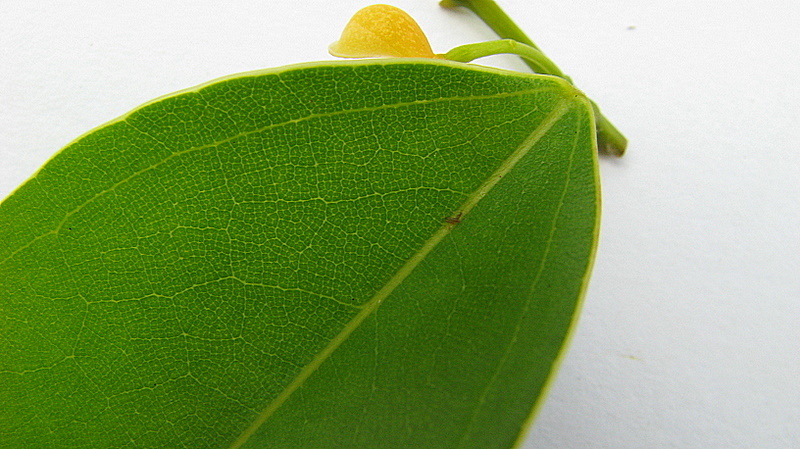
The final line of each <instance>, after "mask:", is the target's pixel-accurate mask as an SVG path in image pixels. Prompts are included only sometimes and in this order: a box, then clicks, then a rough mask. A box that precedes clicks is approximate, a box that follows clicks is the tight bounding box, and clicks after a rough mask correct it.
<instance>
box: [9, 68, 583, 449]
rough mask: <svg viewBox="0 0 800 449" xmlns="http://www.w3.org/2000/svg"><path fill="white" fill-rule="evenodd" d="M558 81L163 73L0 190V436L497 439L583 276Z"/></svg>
mask: <svg viewBox="0 0 800 449" xmlns="http://www.w3.org/2000/svg"><path fill="white" fill-rule="evenodd" d="M594 145H595V144H594V122H593V116H592V111H591V106H590V105H589V103H588V101H587V100H586V98H585V97H584V96H583V95H582V94H581V93H580V92H578V91H577V90H575V89H574V88H573V87H572V86H570V85H569V84H568V83H566V82H565V81H563V80H561V79H558V78H555V77H550V76H542V75H526V74H521V73H512V72H505V71H500V70H494V69H486V68H480V67H477V66H471V65H466V64H459V63H449V62H437V61H433V60H431V61H422V60H383V61H367V62H363V61H362V62H343V63H330V62H325V63H310V64H304V65H299V66H292V67H286V68H280V69H275V70H266V71H261V72H255V73H246V74H240V75H236V76H232V77H229V78H226V79H223V80H219V81H215V82H212V83H210V84H207V85H203V86H200V87H197V88H194V89H190V90H187V91H184V92H180V93H177V94H174V95H170V96H167V97H164V98H162V99H159V100H156V101H154V102H152V103H150V104H147V105H145V106H143V107H141V108H139V109H136V110H134V111H133V112H131V113H129V114H128V115H126V116H124V117H121V118H119V119H117V120H115V121H113V122H111V123H108V124H107V125H105V126H102V127H100V128H98V129H95V130H94V131H91V132H90V133H88V134H86V135H84V136H83V137H81V138H80V139H78V140H77V141H75V142H74V143H72V144H70V145H69V146H67V147H66V148H65V149H64V150H62V151H61V152H60V153H58V154H57V155H56V156H55V157H54V158H53V159H52V160H51V161H50V162H48V163H47V165H45V166H44V167H43V168H42V169H41V170H40V171H39V172H38V173H37V174H36V175H35V176H34V177H33V178H31V179H30V180H29V181H28V182H27V183H26V184H24V185H23V186H22V187H20V188H19V189H18V190H17V191H16V192H15V193H14V194H13V195H12V196H10V197H9V198H8V199H6V200H5V202H3V203H2V205H0V447H4V448H5V447H8V448H11V447H20V448H21V447H25V448H62V447H63V448H170V449H173V448H192V449H196V448H230V447H247V448H271V449H272V448H292V449H297V448H325V449H335V448H384V449H385V448H432V449H433V448H435V449H442V448H460V449H464V448H476V449H478V448H480V449H488V448H508V447H511V446H512V445H513V444H514V443H515V441H517V439H518V438H519V435H520V433H521V432H522V431H523V430H524V428H525V426H526V424H527V422H528V421H529V419H530V416H531V415H532V410H533V408H535V404H537V403H538V402H537V401H539V400H540V399H539V398H540V396H541V395H542V392H543V390H544V389H545V388H546V385H547V383H548V379H549V377H550V375H551V372H552V370H553V367H554V364H556V362H557V360H558V357H559V354H560V351H561V349H562V347H563V346H564V343H565V340H566V338H567V337H568V334H569V331H570V328H571V326H572V324H573V322H574V321H575V317H576V311H577V308H578V306H579V302H580V299H581V297H582V295H583V292H584V289H585V287H586V284H587V280H588V275H589V270H590V267H591V262H592V258H593V254H594V248H595V243H596V237H597V224H598V223H597V217H598V209H599V201H598V198H599V197H598V195H599V192H598V186H597V161H596V152H595V151H594Z"/></svg>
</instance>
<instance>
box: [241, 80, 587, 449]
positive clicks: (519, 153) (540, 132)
mask: <svg viewBox="0 0 800 449" xmlns="http://www.w3.org/2000/svg"><path fill="white" fill-rule="evenodd" d="M539 90H543V89H534V90H531V91H528V92H531V93H532V92H535V91H539ZM573 104H574V103H571V102H570V101H568V100H567V99H562V100H561V101H560V102H559V103H558V104H557V105H556V107H555V108H554V109H553V111H552V112H550V114H548V115H547V117H546V118H545V119H544V120H543V121H542V122H541V124H540V125H539V126H538V127H536V129H534V130H533V131H532V132H531V133H530V134H529V135H528V137H527V138H525V140H523V141H522V143H521V144H520V145H519V146H518V147H517V149H515V150H514V151H513V152H512V153H511V154H510V155H509V157H508V158H506V159H505V160H504V161H503V162H502V163H501V164H500V166H499V167H498V168H497V169H496V170H495V171H494V172H493V173H492V174H491V175H490V176H489V177H488V178H487V179H486V181H484V183H483V184H481V185H480V186H479V187H478V188H477V189H476V190H475V191H473V192H472V193H471V194H470V195H469V196H468V197H467V199H466V201H464V203H462V205H461V207H460V208H458V209H457V210H456V212H455V214H457V215H458V216H459V217H460V219H463V218H464V217H466V215H468V214H469V212H470V211H472V210H473V209H474V208H475V207H476V206H477V205H478V203H479V202H480V201H481V200H482V199H483V198H484V197H485V196H486V195H487V194H488V193H489V192H490V191H491V190H492V189H493V188H494V187H495V186H496V185H497V184H498V183H499V182H500V180H501V179H502V178H503V177H504V176H505V175H506V174H507V173H508V172H510V171H511V170H512V169H513V168H514V167H515V166H516V164H517V163H518V162H519V161H520V160H521V159H522V158H523V157H525V155H527V154H528V152H529V151H530V149H531V148H533V146H534V145H535V144H536V143H537V142H538V141H539V140H540V139H541V138H542V137H543V136H544V135H545V134H546V133H547V132H548V131H549V130H550V128H552V127H553V125H554V124H555V123H556V122H558V120H560V119H561V117H563V116H564V115H565V114H566V113H567V112H568V111H569V109H570V108H571V107H572V106H573ZM454 227H455V226H454V225H453V224H451V223H445V224H443V225H442V226H441V227H440V228H439V229H438V230H437V231H436V232H435V233H434V234H433V235H432V236H431V237H430V238H429V239H428V240H427V241H426V242H425V243H424V244H423V245H422V246H421V247H420V249H419V250H418V251H417V252H416V253H415V254H414V255H413V256H412V257H411V258H409V259H408V261H406V263H405V264H404V265H403V266H402V267H400V269H399V270H398V271H397V272H396V273H395V274H394V276H392V277H391V278H390V279H389V280H388V281H387V282H386V284H384V285H383V287H381V289H380V290H378V292H377V293H375V295H374V296H373V297H372V298H371V299H370V300H369V301H367V302H366V303H365V304H364V307H363V309H361V311H360V312H359V313H358V314H357V315H356V316H355V317H353V319H352V320H350V322H348V323H347V324H346V325H345V326H344V328H342V331H341V332H340V333H339V334H338V335H336V337H334V338H333V339H332V340H331V342H330V343H329V344H328V345H327V346H326V347H325V348H323V349H322V350H321V351H320V352H319V353H317V355H316V356H314V358H313V359H312V360H311V361H310V362H309V363H308V364H307V365H305V366H304V367H303V369H302V370H301V371H300V372H299V373H298V374H297V376H296V377H295V378H294V379H293V380H292V382H290V383H289V384H288V385H287V386H286V387H285V388H284V389H283V391H281V393H280V394H278V396H276V397H275V399H273V400H272V401H271V402H270V403H269V404H267V406H266V408H265V409H264V410H263V411H262V412H261V414H259V416H258V417H256V419H255V420H254V421H253V422H252V423H251V424H250V426H248V427H247V428H246V429H245V430H244V431H243V432H242V433H241V434H240V435H239V437H238V438H237V439H236V440H235V441H234V442H233V443H232V444H231V445H230V446H229V449H239V448H241V447H242V446H243V445H244V444H245V443H247V441H248V440H249V439H250V437H251V436H253V435H254V434H255V433H256V432H257V431H258V429H259V428H260V427H261V426H262V425H263V424H264V423H265V422H266V421H267V420H268V419H269V418H270V417H271V416H272V415H274V413H275V412H276V411H277V410H278V409H279V408H280V407H281V406H282V405H283V404H284V403H285V402H286V401H287V400H288V399H289V397H290V396H291V395H292V394H293V393H294V392H295V391H297V389H299V388H300V387H301V386H302V385H303V384H304V383H305V381H306V380H308V378H310V377H311V375H313V374H314V372H315V371H316V370H317V369H318V368H319V367H320V366H321V365H322V364H323V363H324V362H325V361H326V360H327V359H328V358H329V357H330V356H331V354H333V352H335V351H336V349H338V348H339V347H340V346H341V345H342V344H343V343H344V342H345V341H346V340H347V339H348V338H349V337H350V335H351V334H352V333H353V332H355V331H356V329H358V328H359V326H360V325H361V323H363V322H364V320H366V319H367V317H369V316H370V315H371V314H372V313H373V312H375V310H377V309H378V307H379V306H380V305H381V303H383V301H384V300H385V299H386V298H387V297H388V296H389V295H391V294H392V292H394V290H395V289H396V288H397V287H398V286H399V285H400V284H402V283H403V281H405V279H406V278H407V277H408V276H409V275H410V274H411V273H412V272H413V271H414V269H415V268H416V267H417V266H418V265H419V264H420V263H422V261H424V260H425V258H426V257H427V256H428V255H429V254H430V253H431V252H432V251H433V249H434V248H436V246H437V245H438V244H439V243H440V242H441V241H442V240H443V239H444V238H445V237H446V236H447V235H448V234H450V232H452V230H453V229H454Z"/></svg>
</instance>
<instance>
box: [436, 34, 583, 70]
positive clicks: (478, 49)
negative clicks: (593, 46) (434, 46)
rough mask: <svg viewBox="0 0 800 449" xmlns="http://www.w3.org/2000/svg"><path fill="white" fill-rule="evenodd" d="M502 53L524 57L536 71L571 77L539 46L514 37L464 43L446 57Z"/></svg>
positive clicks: (460, 59)
mask: <svg viewBox="0 0 800 449" xmlns="http://www.w3.org/2000/svg"><path fill="white" fill-rule="evenodd" d="M501 53H509V54H512V55H517V56H519V57H520V58H522V59H524V60H525V62H526V63H527V64H528V66H530V68H531V69H532V70H533V71H534V72H536V73H544V74H547V75H555V76H559V77H561V78H564V79H566V80H569V77H568V76H567V75H564V72H562V71H561V69H559V68H558V66H557V65H555V63H553V61H551V60H550V58H548V57H547V56H545V55H544V53H542V52H541V51H539V49H538V48H536V47H532V46H530V45H525V44H523V43H520V42H517V41H515V40H512V39H502V40H499V41H489V42H479V43H477V44H467V45H462V46H460V47H456V48H454V49H452V50H450V51H448V52H447V53H446V54H445V55H444V58H445V59H449V60H451V61H458V62H470V61H472V60H475V59H478V58H483V57H485V56H491V55H497V54H501Z"/></svg>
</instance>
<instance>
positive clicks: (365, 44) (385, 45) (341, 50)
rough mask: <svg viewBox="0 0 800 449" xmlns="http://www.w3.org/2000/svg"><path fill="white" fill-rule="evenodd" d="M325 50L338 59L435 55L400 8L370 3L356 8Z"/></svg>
mask: <svg viewBox="0 0 800 449" xmlns="http://www.w3.org/2000/svg"><path fill="white" fill-rule="evenodd" d="M328 51H329V52H330V53H331V54H332V55H333V56H338V57H340V58H371V57H380V56H388V57H394V58H437V57H438V56H437V55H435V54H433V50H431V45H430V44H429V43H428V38H427V37H425V33H423V32H422V29H421V28H420V27H419V25H417V22H415V21H414V19H412V18H411V16H409V15H408V14H406V12H405V11H403V10H402V9H399V8H396V7H394V6H389V5H372V6H367V7H366V8H363V9H361V10H359V11H358V12H357V13H355V15H354V16H353V18H352V19H350V22H348V23H347V26H345V27H344V31H342V37H341V38H340V39H339V40H338V41H336V42H334V43H333V44H331V46H330V48H329V49H328Z"/></svg>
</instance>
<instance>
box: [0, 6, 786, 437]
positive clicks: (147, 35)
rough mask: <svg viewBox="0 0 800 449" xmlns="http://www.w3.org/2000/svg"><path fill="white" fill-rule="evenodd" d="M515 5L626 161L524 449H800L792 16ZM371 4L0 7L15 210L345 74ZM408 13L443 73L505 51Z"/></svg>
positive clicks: (0, 88) (5, 185) (3, 134)
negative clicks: (177, 123) (168, 111)
mask: <svg viewBox="0 0 800 449" xmlns="http://www.w3.org/2000/svg"><path fill="white" fill-rule="evenodd" d="M500 1H501V4H502V5H503V6H505V7H506V9H507V11H508V13H509V14H510V15H511V16H512V17H514V18H515V19H516V20H517V21H518V23H519V24H520V25H521V26H522V28H524V29H525V30H526V31H527V32H528V34H529V35H530V36H531V37H532V39H533V40H534V41H535V42H536V43H537V44H538V45H539V46H540V47H541V48H542V49H543V50H544V51H545V52H546V53H547V54H548V55H549V56H550V57H551V58H552V59H553V60H555V61H556V62H557V63H558V64H559V65H560V66H561V68H562V69H563V70H564V71H565V72H567V73H568V74H570V75H571V76H572V78H573V80H575V81H576V83H577V84H578V86H579V87H581V88H582V89H583V90H584V91H585V92H587V93H588V94H589V95H590V96H591V97H592V98H593V99H595V100H596V101H597V102H598V103H599V104H600V106H601V108H602V109H603V111H604V112H605V113H606V115H607V116H608V117H609V118H610V119H611V120H612V121H613V122H614V123H615V124H616V125H617V126H618V127H619V128H620V129H621V130H622V131H623V132H624V133H625V134H626V135H627V137H628V138H629V139H630V147H629V152H628V154H627V155H626V156H625V157H624V158H623V159H612V158H603V159H602V160H601V161H600V166H601V171H602V178H603V179H602V182H603V195H604V198H603V203H604V204H603V206H604V211H603V226H602V232H601V242H600V248H599V255H598V259H597V262H596V265H595V271H594V275H593V278H592V283H591V286H590V289H589V293H588V295H587V298H586V303H585V307H584V310H583V315H582V318H581V321H580V325H579V327H578V330H577V332H576V334H575V338H574V339H573V342H572V345H571V347H570V349H569V352H568V354H567V356H566V357H565V360H564V363H563V366H562V368H561V370H560V372H559V373H558V377H557V380H556V382H555V383H554V386H553V389H552V390H551V393H550V395H549V397H548V398H547V402H546V403H545V405H544V407H543V408H542V410H541V413H540V415H539V418H538V420H537V421H536V423H535V424H534V426H533V428H532V430H531V431H530V434H529V435H528V441H527V443H526V444H525V448H526V449H545V448H566V449H578V448H581V449H584V448H587V449H591V448H696V449H701V448H702V449H708V448H800V349H799V348H800V224H798V222H800V121H799V120H798V119H800V87H798V85H799V83H800V62H799V61H800V56H798V55H799V54H800V32H799V31H798V27H800V14H799V13H798V6H797V5H798V3H797V2H795V1H789V0H784V1H778V0H776V1H766V0H765V1H759V0H741V1H738V2H729V1H713V0H693V1H689V0H677V1H672V2H642V1H640V0H606V1H605V2H598V1H590V0H571V1H563V0H558V1H556V0H537V1H529V0H500ZM367 4H369V3H368V2H367V1H359V0H348V1H337V2H331V1H321V0H317V1H275V0H272V1H266V0H253V1H227V2H226V1H219V0H214V1H208V0H207V1H191V2H190V1H172V2H164V1H163V0H158V1H152V0H146V1H136V2H131V1H126V2H122V1H109V0H103V1H99V0H82V1H79V2H77V1H72V2H66V1H54V0H39V1H35V2H31V1H27V0H25V1H20V0H0V56H1V57H2V58H0V197H5V196H7V195H8V194H9V193H11V192H12V190H13V189H14V188H15V187H16V186H17V185H19V184H20V183H22V182H23V181H25V180H26V179H27V178H28V177H29V176H31V175H32V174H33V173H34V172H35V171H36V169H37V168H38V167H39V166H41V165H42V164H43V163H44V162H45V161H46V160H47V159H48V158H49V157H50V156H51V155H52V154H53V153H55V152H56V151H57V150H58V149H59V148H61V147H62V146H64V145H65V144H67V143H68V142H70V141H71V140H72V139H73V138H75V137H77V136H79V135H80V134H82V133H84V132H86V131H88V130H89V129H91V128H93V127H95V126H97V125H100V124H102V123H104V122H106V121H108V120H110V119H112V118H115V117H117V116H119V115H121V114H123V113H125V112H127V111H128V110H130V109H132V108H134V107H135V106H137V105H139V104H141V103H143V102H145V101H148V100H151V99H153V98H155V97H158V96H160V95H163V94H167V93H170V92H173V91H176V90H179V89H183V88H186V87H190V86H193V85H196V84H199V83H203V82H205V81H208V80H211V79H213V78H216V77H220V76H223V75H228V74H231V73H236V72H241V71H247V70H253V69H259V68H265V67H274V66H280V65H284V64H289V63H295V62H302V61H310V60H323V59H330V57H329V56H328V55H327V53H326V49H327V46H328V44H329V43H330V42H331V41H333V40H335V39H337V38H338V34H339V33H340V31H341V28H342V27H343V26H344V24H345V23H346V21H347V20H348V18H349V17H350V15H351V14H352V13H353V12H355V11H356V10H357V9H359V8H360V7H362V6H366V5H367ZM394 4H396V5H397V6H400V7H402V8H404V9H406V10H407V11H409V12H410V13H411V14H412V15H413V16H414V17H415V18H416V19H417V20H418V21H419V22H420V24H421V25H422V27H423V29H425V30H426V31H427V33H428V35H429V38H430V40H431V43H432V45H433V47H434V50H435V51H437V52H444V51H446V50H448V49H450V48H452V47H454V46H456V45H460V44H464V43H470V42H476V41H482V40H489V39H493V38H494V36H493V35H492V33H491V32H490V31H488V30H487V29H486V28H485V27H484V26H483V24H482V23H480V22H479V21H478V20H476V19H475V18H474V17H473V16H471V14H469V13H467V12H466V11H460V12H452V11H446V10H443V9H440V8H439V7H438V6H437V5H436V2H435V1H434V0H406V1H401V0H397V1H396V2H395V3H394ZM482 63H484V64H487V65H492V64H494V65H500V66H502V67H507V68H512V69H517V70H525V68H524V66H522V65H521V64H519V63H517V62H516V61H515V60H514V59H513V58H510V57H509V58H505V57H493V58H487V59H485V60H482Z"/></svg>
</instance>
